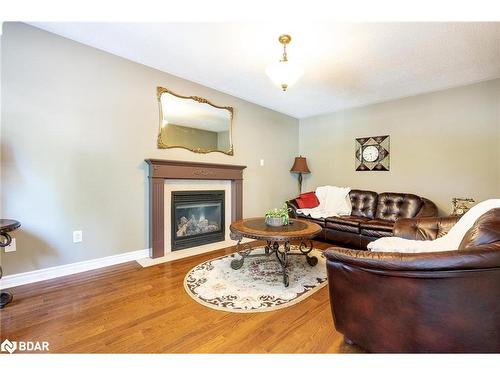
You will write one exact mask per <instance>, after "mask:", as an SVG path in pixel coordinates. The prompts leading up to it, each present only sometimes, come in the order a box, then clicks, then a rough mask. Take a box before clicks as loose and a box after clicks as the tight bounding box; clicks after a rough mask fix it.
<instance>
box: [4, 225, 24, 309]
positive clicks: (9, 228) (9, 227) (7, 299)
mask: <svg viewBox="0 0 500 375" xmlns="http://www.w3.org/2000/svg"><path fill="white" fill-rule="evenodd" d="M20 226H21V223H20V222H19V221H16V220H10V219H0V247H6V246H9V245H10V243H11V242H12V237H11V236H10V235H9V232H12V231H13V230H16V229H17V228H19V227H20ZM2 274H3V272H2V265H0V279H1V278H2ZM11 301H12V293H9V292H0V309H3V308H4V307H5V306H7V305H8V304H9V303H10V302H11Z"/></svg>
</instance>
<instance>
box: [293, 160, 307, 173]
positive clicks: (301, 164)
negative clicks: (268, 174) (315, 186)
mask: <svg viewBox="0 0 500 375" xmlns="http://www.w3.org/2000/svg"><path fill="white" fill-rule="evenodd" d="M290 172H295V173H311V171H310V170H309V167H308V166H307V161H306V158H304V157H302V156H297V157H296V158H295V161H294V163H293V166H292V169H290Z"/></svg>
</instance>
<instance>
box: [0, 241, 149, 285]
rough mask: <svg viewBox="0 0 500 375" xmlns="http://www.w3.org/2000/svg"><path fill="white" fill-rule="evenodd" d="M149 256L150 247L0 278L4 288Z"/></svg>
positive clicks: (0, 283)
mask: <svg viewBox="0 0 500 375" xmlns="http://www.w3.org/2000/svg"><path fill="white" fill-rule="evenodd" d="M145 257H149V249H144V250H136V251H130V252H128V253H123V254H118V255H111V256H108V257H104V258H98V259H91V260H85V261H83V262H77V263H70V264H64V265H62V266H56V267H50V268H44V269H41V270H36V271H30V272H23V273H17V274H14V275H7V276H4V277H2V279H1V280H0V287H1V288H2V289H5V288H12V287H13V286H18V285H24V284H30V283H35V282H37V281H43V280H49V279H54V278H56V277H61V276H67V275H73V274H75V273H80V272H85V271H90V270H95V269H98V268H102V267H108V266H112V265H115V264H120V263H125V262H131V261H133V260H137V259H142V258H145Z"/></svg>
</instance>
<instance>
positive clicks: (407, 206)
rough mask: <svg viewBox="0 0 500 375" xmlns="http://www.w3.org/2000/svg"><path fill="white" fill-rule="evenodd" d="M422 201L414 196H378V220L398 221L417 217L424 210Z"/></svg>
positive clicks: (376, 215) (390, 194)
mask: <svg viewBox="0 0 500 375" xmlns="http://www.w3.org/2000/svg"><path fill="white" fill-rule="evenodd" d="M422 205H423V202H422V199H421V198H420V197H419V196H417V195H414V194H402V193H381V194H379V195H378V205H377V213H376V214H375V217H376V218H377V219H383V220H390V221H396V220H398V219H400V218H412V217H415V216H416V215H417V214H418V212H419V211H420V209H421V208H422Z"/></svg>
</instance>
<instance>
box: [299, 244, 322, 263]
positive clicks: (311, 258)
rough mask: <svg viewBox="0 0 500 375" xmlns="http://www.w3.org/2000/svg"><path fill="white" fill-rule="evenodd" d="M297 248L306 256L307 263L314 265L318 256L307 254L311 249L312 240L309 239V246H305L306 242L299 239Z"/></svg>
mask: <svg viewBox="0 0 500 375" xmlns="http://www.w3.org/2000/svg"><path fill="white" fill-rule="evenodd" d="M299 250H300V252H301V253H302V254H304V255H305V256H306V260H307V263H308V264H309V265H310V266H311V267H314V266H315V265H316V264H318V258H316V257H315V256H309V253H310V252H311V251H312V250H313V242H312V240H309V248H308V247H307V244H306V243H305V242H304V241H301V242H300V246H299Z"/></svg>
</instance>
